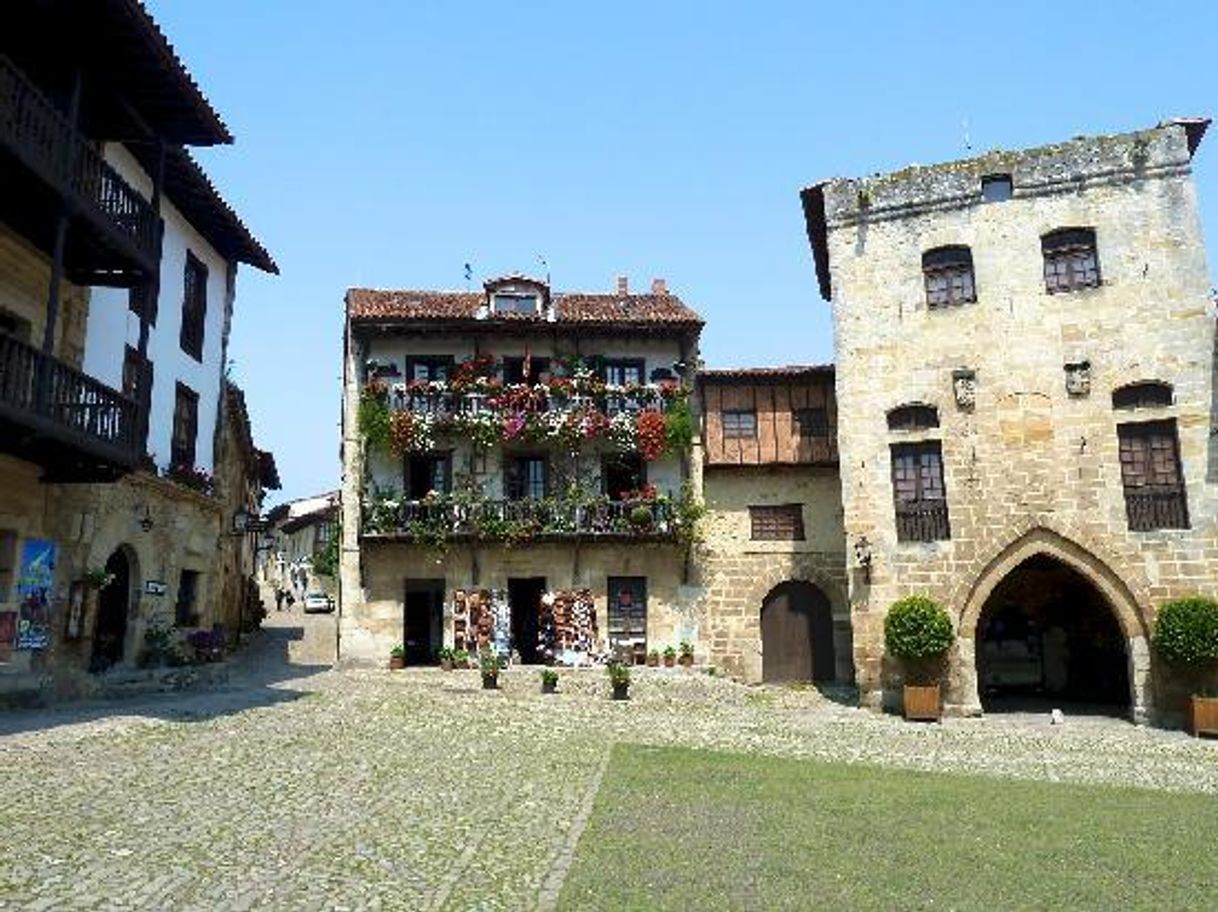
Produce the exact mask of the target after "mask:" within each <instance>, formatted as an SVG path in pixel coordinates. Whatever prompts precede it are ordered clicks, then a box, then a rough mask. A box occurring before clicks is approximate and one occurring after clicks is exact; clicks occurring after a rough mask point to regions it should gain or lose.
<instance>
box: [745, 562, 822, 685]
mask: <svg viewBox="0 0 1218 912" xmlns="http://www.w3.org/2000/svg"><path fill="white" fill-rule="evenodd" d="M761 643H762V658H761V669H762V670H761V677H762V680H763V681H765V682H766V683H771V682H778V681H818V682H822V681H832V680H834V678H835V677H836V670H837V661H836V653H835V650H834V645H833V611H832V609H831V607H830V605H829V599H828V597H827V596H826V595H825V594H824V593H823V592H822V591H821V590H820V589H818V588H817V587H816V586H814V585H812V584H811V583H808V582H804V581H801V580H788V581H787V582H784V583H779V584H778V585H777V586H775V587H774V588H773V589H772V590H770V593H769V594H768V595H767V596H766V597H765V600H764V601H763V602H762V605H761Z"/></svg>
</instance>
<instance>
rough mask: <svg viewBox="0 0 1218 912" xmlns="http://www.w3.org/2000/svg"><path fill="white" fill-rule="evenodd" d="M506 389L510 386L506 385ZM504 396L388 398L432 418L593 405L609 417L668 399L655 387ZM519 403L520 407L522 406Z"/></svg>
mask: <svg viewBox="0 0 1218 912" xmlns="http://www.w3.org/2000/svg"><path fill="white" fill-rule="evenodd" d="M509 390H511V388H510V387H509ZM505 399H507V396H506V395H504V394H496V393H454V392H432V391H416V390H407V391H406V392H404V393H400V394H399V393H394V394H391V395H390V397H389V402H390V405H391V406H392V407H393V408H395V409H400V410H404V411H408V412H413V413H414V414H416V415H431V416H432V417H434V418H452V417H454V416H457V415H471V414H472V415H477V414H482V413H484V412H488V413H502V412H512V411H523V410H528V411H533V412H570V411H582V410H585V409H589V408H594V409H596V410H597V411H600V412H602V413H604V414H605V415H607V416H609V417H613V416H614V415H616V414H619V413H621V412H628V413H632V414H633V413H636V412H641V411H643V410H644V409H654V410H656V411H659V412H663V411H667V409H668V407H669V403H670V402H671V401H672V400H671V399H669V398H666V397H664V396H663V395H662V394H661V392H660V391H659V389H656V390H644V391H641V392H638V393H631V394H629V395H628V394H625V393H602V394H598V395H581V394H578V393H570V394H566V393H549V394H546V393H538V392H532V394H531V395H530V396H529V397H528V399H527V402H523V403H521V402H520V400H515V401H514V404H506V403H505ZM522 405H523V407H522Z"/></svg>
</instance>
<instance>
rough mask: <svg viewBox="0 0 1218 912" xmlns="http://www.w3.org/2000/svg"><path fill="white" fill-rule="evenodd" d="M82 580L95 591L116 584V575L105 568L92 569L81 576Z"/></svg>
mask: <svg viewBox="0 0 1218 912" xmlns="http://www.w3.org/2000/svg"><path fill="white" fill-rule="evenodd" d="M81 579H83V580H84V581H85V583H86V584H87V585H89V586H92V587H93V588H94V589H105V588H106V587H107V586H109V585H110V584H111V583H112V582H114V574H113V573H109V572H107V570H106V568H105V567H90V568H89V569H88V570H86V571H85V572H84V573H82V574H81Z"/></svg>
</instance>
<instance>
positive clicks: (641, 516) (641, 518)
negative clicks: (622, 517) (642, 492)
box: [630, 504, 655, 529]
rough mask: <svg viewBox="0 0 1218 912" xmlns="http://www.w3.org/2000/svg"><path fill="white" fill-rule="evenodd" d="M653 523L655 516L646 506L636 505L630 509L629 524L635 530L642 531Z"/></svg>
mask: <svg viewBox="0 0 1218 912" xmlns="http://www.w3.org/2000/svg"><path fill="white" fill-rule="evenodd" d="M654 521H655V514H654V513H652V511H651V507H649V506H647V504H636V505H635V506H633V507H631V509H630V524H631V525H632V526H634V527H635V528H636V529H644V528H646V527H647V526H650V525H651V524H652V522H654Z"/></svg>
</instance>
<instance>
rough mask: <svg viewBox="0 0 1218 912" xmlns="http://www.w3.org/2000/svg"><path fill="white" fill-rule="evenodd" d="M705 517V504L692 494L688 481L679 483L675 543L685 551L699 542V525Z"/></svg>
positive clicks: (691, 485) (692, 490)
mask: <svg viewBox="0 0 1218 912" xmlns="http://www.w3.org/2000/svg"><path fill="white" fill-rule="evenodd" d="M705 515H706V504H704V503H703V502H702V501H701V500H700V499H698V497H697V495H695V494H694V486H693V484H691V483H690V482H688V481H685V482H682V483H681V493H680V495H679V496H678V497H677V510H676V517H675V522H676V527H677V541H679V542H680V543H681V544H682V545H684V546H685V547H686V548H687V549H688V548H690V547H691V546H692V545H693V544H694V542H696V541H700V540H701V537H702V530H701V528H700V523H701V520H702V517H704V516H705Z"/></svg>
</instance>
